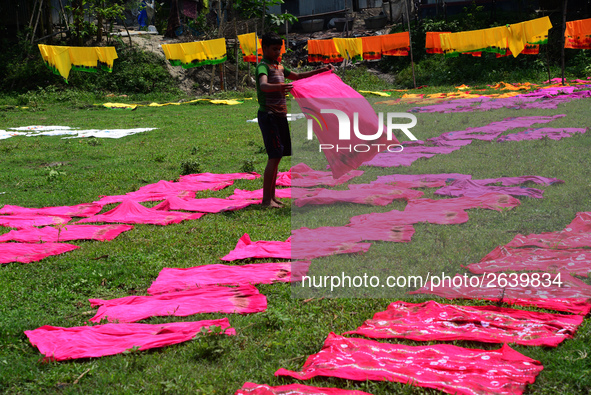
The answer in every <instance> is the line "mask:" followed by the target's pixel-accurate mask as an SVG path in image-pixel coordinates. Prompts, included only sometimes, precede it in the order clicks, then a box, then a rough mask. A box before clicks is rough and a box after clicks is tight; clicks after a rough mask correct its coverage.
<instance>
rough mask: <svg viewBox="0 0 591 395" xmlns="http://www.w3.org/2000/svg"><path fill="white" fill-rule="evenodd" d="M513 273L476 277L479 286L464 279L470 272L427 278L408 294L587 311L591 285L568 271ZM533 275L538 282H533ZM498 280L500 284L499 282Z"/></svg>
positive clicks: (589, 308)
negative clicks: (438, 281) (438, 279)
mask: <svg viewBox="0 0 591 395" xmlns="http://www.w3.org/2000/svg"><path fill="white" fill-rule="evenodd" d="M515 276H516V277H515V278H512V277H510V276H509V274H507V275H506V276H505V277H500V276H499V275H498V274H497V273H494V275H488V276H483V277H480V278H478V280H479V281H482V284H483V286H478V285H479V284H476V282H474V283H473V285H475V286H471V285H470V283H469V280H465V278H468V279H470V278H471V277H470V276H467V277H465V276H462V275H459V274H457V275H456V276H455V277H451V276H450V280H449V281H447V280H446V281H445V282H444V283H443V282H442V283H441V284H439V286H435V285H434V284H433V283H432V282H429V283H427V284H426V285H425V286H424V287H423V288H420V289H418V290H416V291H412V292H409V294H411V295H414V294H428V295H437V296H441V297H444V298H447V299H484V300H492V301H495V302H498V301H501V300H502V301H503V302H504V303H508V304H515V305H520V306H536V307H539V308H542V309H549V310H556V311H565V312H568V313H575V314H583V315H585V314H588V313H589V312H590V311H591V302H589V299H591V286H589V285H587V284H585V283H584V282H582V281H581V280H579V279H576V278H574V277H572V276H571V275H568V274H563V273H559V274H550V273H515ZM545 276H546V277H545ZM472 278H473V277H472ZM535 279H537V280H538V282H534V280H535ZM556 279H558V280H560V282H561V285H557V284H556V283H554V282H555V281H556ZM454 281H455V283H454ZM499 281H501V282H502V284H499ZM532 284H533V285H532ZM456 285H457V286H456ZM501 285H502V286H501ZM514 285H516V286H514ZM534 285H538V286H534Z"/></svg>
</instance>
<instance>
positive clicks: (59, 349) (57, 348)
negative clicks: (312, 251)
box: [25, 318, 236, 361]
mask: <svg viewBox="0 0 591 395" xmlns="http://www.w3.org/2000/svg"><path fill="white" fill-rule="evenodd" d="M211 326H217V327H221V328H222V330H223V334H226V335H235V334H236V330H235V329H234V328H230V323H229V322H228V319H227V318H222V319H219V320H204V321H196V322H173V323H168V324H157V325H149V324H104V325H95V326H78V327H72V328H61V327H56V326H50V325H44V326H42V327H40V328H37V329H35V330H32V331H25V335H27V337H28V338H29V341H30V342H31V344H32V345H34V346H35V347H37V348H38V349H39V352H40V353H41V354H43V355H45V358H44V360H45V361H66V360H69V359H78V358H98V357H104V356H106V355H115V354H121V353H123V352H125V351H129V350H139V351H143V350H148V349H151V348H159V347H166V346H170V345H172V344H178V343H182V342H186V341H190V340H192V339H193V338H194V337H195V336H196V335H197V334H199V333H201V329H202V328H206V329H208V332H211V330H210V327H211Z"/></svg>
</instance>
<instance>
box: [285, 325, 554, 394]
mask: <svg viewBox="0 0 591 395" xmlns="http://www.w3.org/2000/svg"><path fill="white" fill-rule="evenodd" d="M542 369H543V367H542V365H541V363H540V362H539V361H536V360H534V359H531V358H528V357H526V356H525V355H522V354H520V353H518V352H517V351H515V350H513V349H511V348H510V347H509V346H507V345H503V347H502V348H501V349H499V350H492V351H486V350H479V349H468V348H462V347H457V346H452V345H448V344H437V345H433V346H406V345H402V344H387V343H379V342H376V341H373V340H366V339H348V338H345V337H342V336H338V335H335V334H334V333H331V334H329V335H328V338H327V339H326V341H325V342H324V346H323V347H322V350H320V352H318V353H316V354H314V355H311V356H309V357H308V359H307V360H306V362H305V363H304V366H303V367H302V370H301V371H300V372H293V371H289V370H286V369H279V370H278V371H276V372H275V376H289V377H293V378H296V379H299V380H308V379H310V378H312V377H316V376H328V377H339V378H343V379H348V380H358V381H366V380H380V381H395V382H399V383H405V384H410V385H413V386H419V387H426V388H435V389H438V390H441V391H444V392H447V393H450V394H458V395H477V394H478V395H480V394H522V393H523V391H524V390H525V386H526V385H527V384H531V383H533V382H534V381H535V378H536V376H537V375H538V373H540V372H541V371H542Z"/></svg>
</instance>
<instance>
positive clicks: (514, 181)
mask: <svg viewBox="0 0 591 395" xmlns="http://www.w3.org/2000/svg"><path fill="white" fill-rule="evenodd" d="M472 181H474V182H475V183H477V184H481V185H488V184H497V183H501V185H502V186H511V185H520V184H525V183H526V182H533V183H535V184H540V185H554V184H564V181H563V180H559V179H558V178H548V177H541V176H520V177H499V178H485V179H481V180H474V179H472Z"/></svg>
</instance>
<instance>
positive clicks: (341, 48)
mask: <svg viewBox="0 0 591 395" xmlns="http://www.w3.org/2000/svg"><path fill="white" fill-rule="evenodd" d="M332 40H333V41H334V45H335V47H336V49H337V52H338V53H339V54H340V55H341V56H342V57H343V58H346V59H350V60H352V61H357V60H362V59H363V41H362V40H361V38H336V37H335V38H333V39H332Z"/></svg>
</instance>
